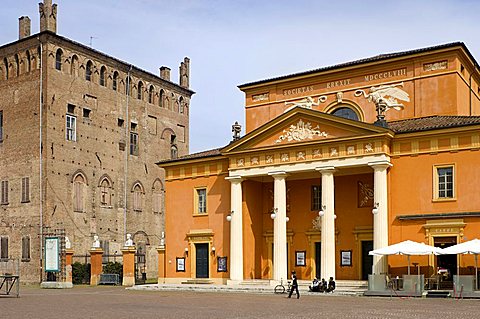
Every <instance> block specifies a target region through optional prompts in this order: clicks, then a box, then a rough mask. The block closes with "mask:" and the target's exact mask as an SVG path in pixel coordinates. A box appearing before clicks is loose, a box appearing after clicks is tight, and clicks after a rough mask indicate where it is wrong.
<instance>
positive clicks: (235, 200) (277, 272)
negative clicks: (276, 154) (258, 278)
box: [226, 154, 391, 281]
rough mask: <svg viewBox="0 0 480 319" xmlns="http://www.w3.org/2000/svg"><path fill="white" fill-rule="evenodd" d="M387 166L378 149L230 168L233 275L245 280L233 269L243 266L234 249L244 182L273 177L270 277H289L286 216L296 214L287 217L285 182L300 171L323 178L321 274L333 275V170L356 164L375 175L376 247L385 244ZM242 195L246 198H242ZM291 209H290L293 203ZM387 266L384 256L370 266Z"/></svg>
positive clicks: (237, 241) (238, 246)
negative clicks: (353, 154)
mask: <svg viewBox="0 0 480 319" xmlns="http://www.w3.org/2000/svg"><path fill="white" fill-rule="evenodd" d="M390 166H391V163H390V159H389V157H388V156H386V155H382V154H380V155H365V156H361V157H356V158H348V159H345V158H343V159H327V160H319V161H312V162H309V163H294V164H283V165H274V166H271V167H270V166H265V167H259V168H241V169H233V170H231V171H230V173H229V177H227V178H226V179H227V180H229V181H230V182H231V198H232V201H231V209H232V212H234V213H233V214H232V219H231V227H230V243H231V247H232V248H231V249H232V251H231V252H232V253H231V255H230V256H231V259H230V265H231V266H230V267H231V280H235V281H239V280H243V279H245V278H243V277H241V276H240V274H241V271H237V269H243V268H244V262H243V254H242V253H237V252H239V251H242V250H243V243H242V238H243V237H242V229H243V227H244V225H242V223H241V220H242V217H241V216H239V215H242V214H238V213H239V212H241V210H240V209H241V207H242V205H241V199H242V181H246V180H249V179H257V180H258V179H259V178H260V179H262V180H268V179H270V180H272V182H273V209H272V213H271V218H272V219H273V272H272V276H271V278H270V279H273V280H276V281H280V280H281V279H285V278H288V277H289V274H288V269H287V267H288V265H289V264H291V263H289V262H288V252H287V247H288V246H289V245H288V243H287V223H288V222H289V220H290V218H292V219H293V218H295V217H293V216H292V217H290V218H289V217H287V206H288V204H287V186H286V185H287V181H288V180H289V179H290V178H291V179H295V178H296V177H297V178H298V176H310V178H314V179H319V180H321V210H320V211H319V212H317V213H318V214H319V215H320V219H321V229H320V234H321V271H320V276H321V277H322V278H329V277H333V278H336V277H337V276H336V269H337V267H338V266H339V265H338V260H339V258H338V255H337V253H336V252H337V251H336V247H335V244H336V239H335V233H336V228H335V220H336V217H337V216H336V215H335V184H334V180H335V179H334V177H335V174H337V173H340V174H341V173H342V172H348V170H349V169H355V168H359V169H361V170H362V171H366V170H368V171H370V172H371V173H372V174H373V176H374V184H373V193H374V202H375V207H376V208H375V209H374V214H373V238H374V247H383V246H387V245H388V224H387V220H388V197H387V187H388V185H387V172H388V168H389V167H390ZM244 187H245V186H244ZM244 200H246V199H245V198H244ZM290 209H291V210H294V208H293V207H291V208H290ZM293 222H295V221H293ZM247 227H248V226H247ZM294 236H295V234H294ZM352 236H353V235H352ZM290 256H291V254H290ZM255 258H257V256H256V257H255ZM385 267H386V264H385V262H384V260H382V259H375V260H374V267H373V271H374V272H375V273H384V272H385V271H386V268H385ZM234 275H235V277H234ZM312 277H313V273H312Z"/></svg>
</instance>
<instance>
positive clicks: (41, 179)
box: [38, 37, 43, 282]
mask: <svg viewBox="0 0 480 319" xmlns="http://www.w3.org/2000/svg"><path fill="white" fill-rule="evenodd" d="M38 41H39V42H40V56H39V57H38V58H39V59H40V96H39V102H40V103H39V108H40V112H39V114H40V134H39V135H40V139H39V144H38V146H39V147H38V148H39V157H40V161H39V162H40V163H39V170H40V174H39V179H40V181H39V184H40V187H39V195H40V201H39V202H40V282H42V281H43V171H42V167H43V154H42V153H43V151H42V138H43V134H42V131H43V123H42V121H43V58H42V55H43V45H42V42H41V41H40V37H38Z"/></svg>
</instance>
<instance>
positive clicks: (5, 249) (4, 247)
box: [0, 237, 8, 259]
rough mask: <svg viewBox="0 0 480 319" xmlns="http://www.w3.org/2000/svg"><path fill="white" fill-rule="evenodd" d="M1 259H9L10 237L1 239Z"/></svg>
mask: <svg viewBox="0 0 480 319" xmlns="http://www.w3.org/2000/svg"><path fill="white" fill-rule="evenodd" d="M0 259H8V237H0Z"/></svg>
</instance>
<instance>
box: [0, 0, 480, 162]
mask: <svg viewBox="0 0 480 319" xmlns="http://www.w3.org/2000/svg"><path fill="white" fill-rule="evenodd" d="M1 2H2V10H1V11H0V43H1V44H4V43H9V42H12V41H15V40H16V39H17V37H18V17H20V16H22V15H28V16H30V18H31V19H32V33H37V32H38V29H39V24H38V2H39V1H38V0H2V1H1ZM54 2H56V3H58V5H59V10H58V33H59V34H60V35H63V36H66V37H68V38H70V39H72V40H75V41H78V42H81V43H83V44H86V45H88V44H89V42H90V37H91V36H92V37H94V39H93V47H94V48H95V49H97V50H100V51H102V52H104V53H107V54H109V55H112V56H115V57H117V58H119V59H121V60H124V61H127V62H129V63H132V64H134V65H137V66H138V67H140V68H143V69H145V70H148V71H150V72H152V73H155V74H158V68H159V67H160V66H162V65H166V66H169V67H170V68H171V69H172V80H174V81H175V82H177V81H178V66H179V64H180V61H182V60H183V57H184V56H188V57H190V59H191V74H190V78H191V82H190V84H191V88H192V89H193V90H194V91H196V92H197V93H196V94H195V95H194V96H193V99H192V101H191V108H190V111H191V113H190V114H191V117H190V128H191V130H190V152H192V153H193V152H198V151H202V150H206V149H211V148H215V147H220V146H223V145H226V144H227V143H228V142H229V141H230V139H231V125H232V124H233V123H234V122H235V121H238V122H239V123H241V124H244V122H245V117H244V95H243V93H242V92H241V91H240V90H238V88H237V85H239V84H243V83H246V82H251V81H256V80H261V79H265V78H271V77H275V76H280V75H285V74H290V73H297V72H300V71H305V70H310V69H316V68H319V67H323V66H328V65H333V64H337V63H342V62H347V61H352V60H356V59H359V58H365V57H370V56H374V55H377V54H381V53H389V52H397V51H404V50H410V49H416V48H421V47H427V46H432V45H437V44H442V43H448V42H454V41H462V42H465V44H466V45H467V47H468V48H469V49H470V51H471V53H472V54H473V55H474V56H475V57H476V59H477V60H480V23H479V15H478V14H479V12H480V1H461V0H457V1H441V0H437V1H422V0H416V1H399V0H397V1H388V0H384V1H370V0H364V1H353V0H352V1H340V0H338V1H306V0H296V1H293V0H292V1H285V0H277V1H273V0H271V1H261V0H257V1H250V0H244V1H241V0H240V1H219V0H213V1H212V0H210V1H207V0H185V1H183V0H176V1H173V0H165V1H164V0H136V1H135V0H130V1H127V0H115V1H114V0H81V1H79V0H57V1H55V0H54Z"/></svg>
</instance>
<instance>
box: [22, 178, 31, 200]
mask: <svg viewBox="0 0 480 319" xmlns="http://www.w3.org/2000/svg"><path fill="white" fill-rule="evenodd" d="M29 201H30V178H29V177H23V178H22V203H28V202H29Z"/></svg>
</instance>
